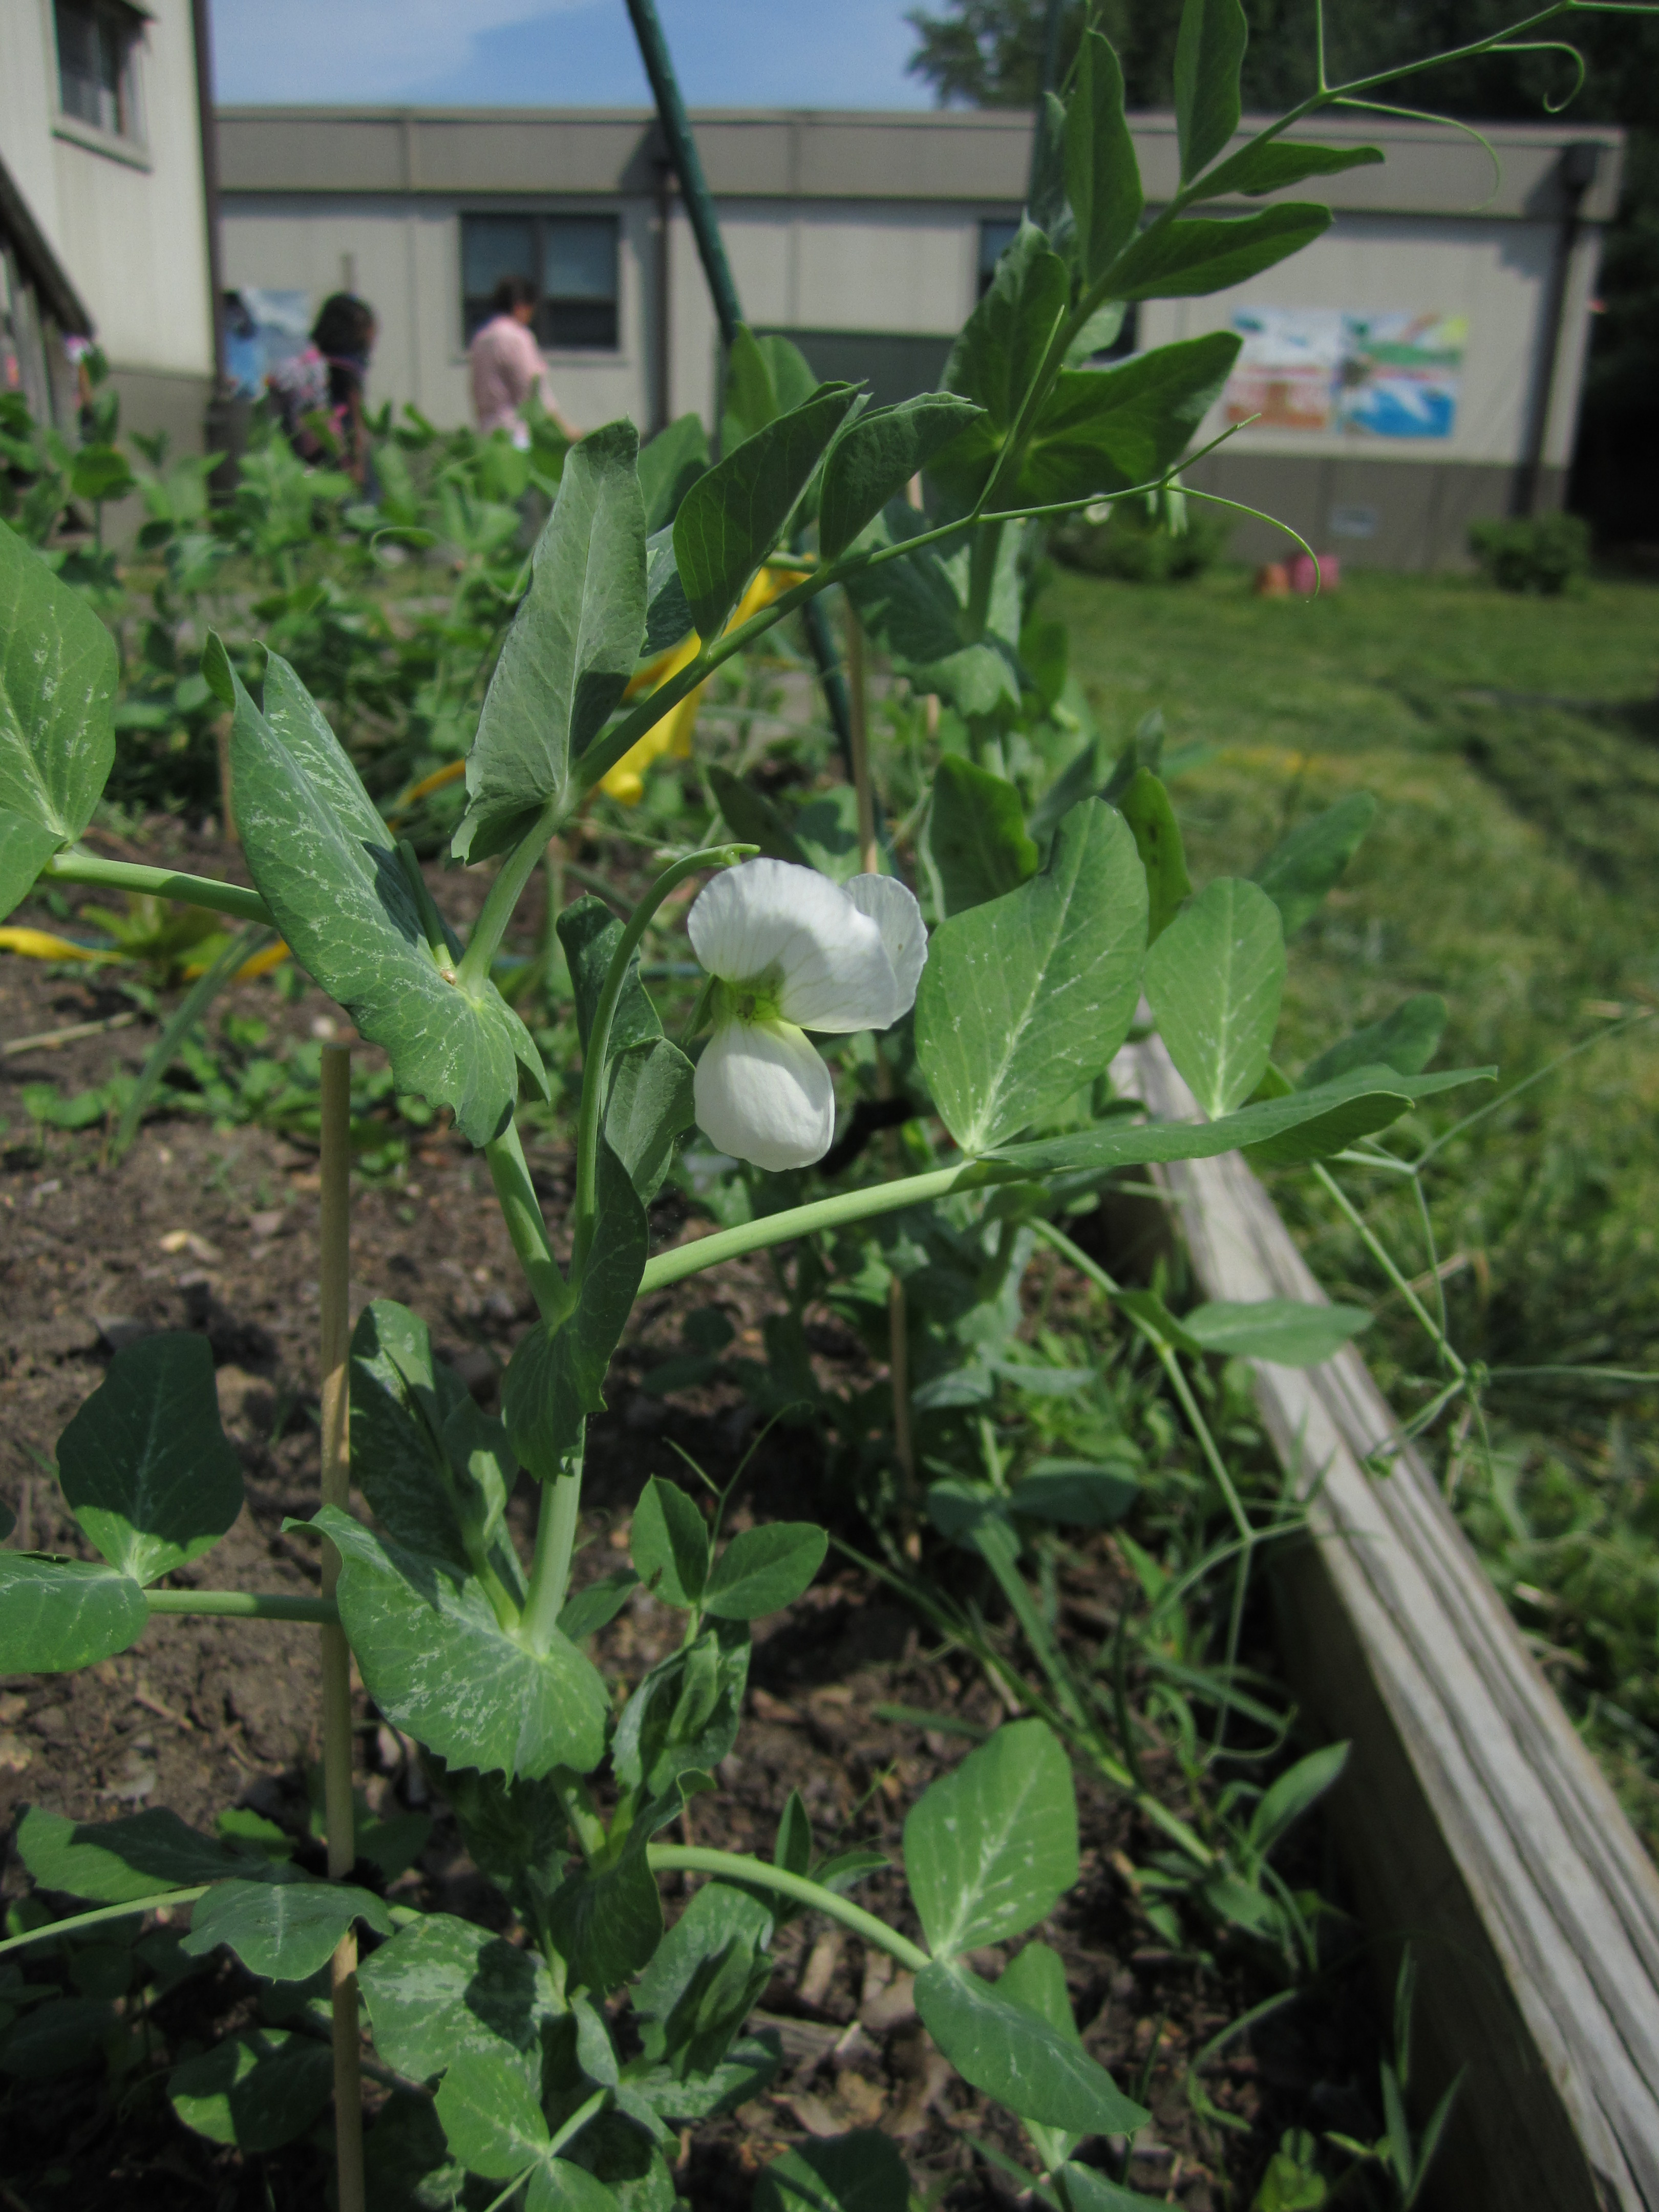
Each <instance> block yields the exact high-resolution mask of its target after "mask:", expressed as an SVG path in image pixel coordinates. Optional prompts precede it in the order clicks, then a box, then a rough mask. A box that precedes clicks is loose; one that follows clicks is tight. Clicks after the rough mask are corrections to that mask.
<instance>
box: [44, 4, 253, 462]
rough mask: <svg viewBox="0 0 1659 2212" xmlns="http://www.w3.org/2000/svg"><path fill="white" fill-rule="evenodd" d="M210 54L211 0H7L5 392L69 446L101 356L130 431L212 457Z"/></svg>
mask: <svg viewBox="0 0 1659 2212" xmlns="http://www.w3.org/2000/svg"><path fill="white" fill-rule="evenodd" d="M205 38H206V0H195V4H194V5H192V0H146V4H145V5H144V6H143V7H142V8H141V7H132V6H128V5H126V4H125V0H0V389H8V390H12V391H21V392H23V393H24V394H25V396H26V397H27V399H28V401H29V403H30V405H31V408H32V409H33V411H34V412H35V413H36V414H38V415H40V416H45V417H46V419H47V420H50V421H55V422H57V423H58V427H59V428H63V429H65V430H70V429H72V427H73V422H74V411H75V405H76V376H75V374H74V372H73V368H72V362H71V360H70V356H72V354H73V352H74V351H75V345H74V342H75V341H76V340H86V339H95V340H96V342H97V343H98V344H99V346H100V348H101V349H102V350H103V352H104V355H105V356H106V359H107V361H108V362H109V364H110V368H111V371H112V376H113V380H114V382H115V386H116V389H117V390H118V392H119V393H120V396H121V401H122V416H123V421H124V423H125V427H126V428H129V429H137V430H146V431H155V430H166V431H167V432H168V433H169V434H170V435H171V436H172V437H173V441H174V442H175V444H176V445H178V446H179V447H180V448H181V449H182V450H185V451H194V452H197V453H199V452H200V451H201V450H202V439H203V429H204V422H205V419H206V415H207V410H208V407H209V404H210V401H211V400H212V398H213V397H214V392H215V337H214V307H213V295H214V286H213V278H212V273H211V270H212V247H211V240H210V231H209V223H208V209H209V204H210V201H209V191H208V186H207V184H206V181H205V176H204V120H205V119H206V116H207V110H206V106H205V103H204V100H203V97H202V92H201V85H202V82H203V80H204V77H205V75H206V69H205V64H204V55H203V51H202V49H203V46H204V42H205ZM208 137H209V139H210V137H211V132H210V129H209V132H208ZM66 340H68V341H70V346H69V349H68V352H67V353H66V349H65V341H66Z"/></svg>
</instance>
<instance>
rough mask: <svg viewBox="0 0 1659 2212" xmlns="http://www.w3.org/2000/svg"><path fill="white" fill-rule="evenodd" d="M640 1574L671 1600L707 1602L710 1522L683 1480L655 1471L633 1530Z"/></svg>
mask: <svg viewBox="0 0 1659 2212" xmlns="http://www.w3.org/2000/svg"><path fill="white" fill-rule="evenodd" d="M629 1553H630V1554H631V1555H632V1558H633V1561H634V1565H635V1568H636V1569H637V1571H638V1573H639V1577H640V1580H641V1582H642V1583H645V1584H646V1586H647V1588H648V1589H654V1591H655V1592H656V1594H657V1595H658V1596H659V1598H661V1599H662V1600H663V1601H664V1603H665V1604H666V1605H678V1606H687V1607H690V1606H694V1605H696V1604H698V1603H700V1602H701V1601H702V1592H703V1585H704V1583H706V1582H707V1581H708V1525H707V1523H706V1522H704V1520H703V1517H702V1514H701V1513H699V1512H698V1510H697V1508H696V1504H695V1502H694V1501H693V1500H692V1499H691V1498H689V1497H687V1495H686V1493H685V1492H684V1491H683V1490H682V1489H681V1488H680V1486H679V1485H678V1483H677V1482H665V1481H664V1480H663V1479H662V1477H661V1476H660V1475H659V1474H653V1476H652V1478H651V1480H649V1481H648V1482H647V1484H646V1486H645V1488H644V1489H643V1490H642V1491H641V1492H640V1502H639V1504H637V1505H636V1506H635V1509H634V1524H633V1527H632V1528H631V1529H630V1531H629Z"/></svg>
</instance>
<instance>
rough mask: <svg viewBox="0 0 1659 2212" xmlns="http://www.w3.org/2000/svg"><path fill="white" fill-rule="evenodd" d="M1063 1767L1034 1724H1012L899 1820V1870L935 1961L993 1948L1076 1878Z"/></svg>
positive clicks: (1073, 1814) (1070, 1801) (1047, 1736)
mask: <svg viewBox="0 0 1659 2212" xmlns="http://www.w3.org/2000/svg"><path fill="white" fill-rule="evenodd" d="M1077 1864H1078V1860H1077V1798H1076V1794H1075V1792H1074V1791H1073V1787H1072V1768H1071V1762H1070V1761H1069V1760H1068V1759H1067V1758H1066V1753H1065V1752H1064V1751H1063V1750H1062V1749H1061V1748H1060V1741H1059V1739H1058V1738H1057V1737H1056V1736H1055V1735H1054V1733H1053V1731H1052V1730H1051V1729H1049V1728H1048V1726H1047V1725H1046V1724H1045V1723H1043V1722H1042V1721H1012V1722H1010V1723H1007V1724H1006V1726H1005V1727H1002V1728H1000V1729H998V1730H997V1731H996V1733H995V1735H993V1736H991V1737H990V1738H989V1739H988V1740H987V1741H986V1742H984V1743H982V1744H981V1745H980V1746H979V1747H978V1749H977V1750H975V1751H971V1752H969V1754H968V1756H967V1758H966V1759H963V1762H962V1764H961V1765H960V1766H957V1767H954V1768H952V1769H951V1771H950V1772H949V1773H948V1774H943V1775H941V1776H940V1777H939V1779H938V1780H937V1781H936V1782H934V1783H933V1784H930V1786H929V1787H928V1789H927V1791H926V1793H925V1794H924V1795H923V1796H921V1798H919V1799H918V1801H917V1802H916V1803H915V1805H913V1806H912V1807H911V1808H910V1811H909V1814H908V1817H907V1818H906V1820H905V1823H904V1870H905V1878H906V1880H907V1881H908V1883H909V1885H910V1894H911V1896H912V1898H913V1899H915V1906H916V1911H918V1912H919V1913H920V1914H921V1924H922V1928H923V1929H924V1930H925V1931H926V1934H927V1948H928V1949H929V1950H930V1951H931V1952H932V1953H933V1955H934V1957H935V1958H936V1959H952V1958H956V1957H957V1956H958V1955H959V1954H961V1953H962V1952H963V1951H973V1950H977V1949H979V1948H981V1946H983V1945H985V1944H987V1943H1000V1942H1005V1941H1006V1939H1007V1938H1008V1937H1009V1936H1019V1935H1023V1934H1024V1931H1025V1929H1028V1928H1030V1927H1031V1926H1032V1925H1033V1924H1034V1923H1036V1922H1037V1921H1039V1920H1042V1919H1043V1918H1044V1917H1046V1916H1047V1915H1048V1913H1049V1912H1050V1911H1053V1909H1054V1904H1055V1902H1056V1900H1057V1899H1059V1898H1060V1896H1061V1895H1062V1894H1063V1893H1064V1892H1065V1891H1066V1890H1068V1889H1069V1888H1070V1887H1072V1885H1073V1882H1074V1881H1076V1880H1077Z"/></svg>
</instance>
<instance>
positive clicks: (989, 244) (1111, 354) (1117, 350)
mask: <svg viewBox="0 0 1659 2212" xmlns="http://www.w3.org/2000/svg"><path fill="white" fill-rule="evenodd" d="M1018 236H1019V225H1018V223H1017V222H982V223H981V225H980V227H979V292H978V297H979V298H980V299H981V300H982V299H983V298H984V297H985V295H986V294H987V292H988V291H989V290H990V289H991V279H992V277H993V276H995V275H996V273H997V264H998V262H999V261H1000V260H1001V258H1002V257H1003V255H1004V254H1005V253H1006V252H1007V251H1008V248H1009V247H1010V246H1012V244H1013V242H1014V240H1016V239H1017V238H1018ZM1139 329H1140V303H1139V301H1137V300H1131V301H1129V303H1128V305H1127V307H1125V308H1124V310H1123V320H1122V321H1121V323H1120V324H1119V325H1118V331H1117V336H1116V337H1115V338H1114V339H1113V340H1112V343H1110V345H1109V346H1103V347H1102V348H1101V349H1100V351H1099V352H1098V353H1091V355H1090V356H1089V359H1090V361H1091V363H1092V364H1093V365H1094V366H1095V367H1097V368H1098V367H1099V365H1100V364H1101V362H1109V361H1127V359H1128V357H1129V356H1130V355H1131V354H1132V353H1133V352H1134V350H1135V348H1136V345H1137V343H1138V341H1139Z"/></svg>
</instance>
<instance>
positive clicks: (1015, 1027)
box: [916, 799, 1146, 1152]
mask: <svg viewBox="0 0 1659 2212" xmlns="http://www.w3.org/2000/svg"><path fill="white" fill-rule="evenodd" d="M1145 946H1146V872H1145V871H1144V870H1143V868H1142V867H1141V865H1140V860H1139V856H1138V854H1136V851H1135V846H1134V839H1133V836H1131V835H1130V832H1129V830H1128V829H1127V826H1126V824H1125V823H1124V821H1123V818H1122V817H1121V815H1119V814H1117V813H1115V812H1114V811H1113V810H1112V809H1111V808H1110V807H1109V806H1107V805H1104V804H1103V802H1102V801H1101V800H1099V799H1085V800H1084V801H1083V803H1082V804H1081V805H1078V806H1074V807H1073V809H1072V810H1071V811H1070V812H1069V813H1068V814H1067V815H1066V817H1064V819H1063V820H1062V821H1061V822H1060V826H1059V828H1058V829H1056V831H1055V833H1054V847H1053V849H1052V851H1051V853H1050V854H1049V858H1048V866H1047V867H1046V868H1045V869H1044V870H1043V871H1042V874H1041V875H1037V876H1034V877H1032V878H1031V879H1030V882H1029V883H1026V884H1022V885H1021V886H1020V888H1019V889H1018V890H1016V891H1010V892H1009V893H1008V894H1007V895H1006V896H1004V897H1002V898H999V899H993V900H991V901H990V902H988V903H987V904H986V905H984V906H977V907H975V908H971V909H970V910H969V912H968V913H966V914H959V915H953V916H952V917H951V920H950V921H946V922H945V924H944V925H943V926H942V927H940V928H939V929H937V930H936V931H935V932H934V933H933V939H932V942H931V944H930V946H929V949H928V959H927V967H926V968H925V969H923V970H922V976H921V989H920V990H919V991H918V993H917V995H916V1057H917V1060H918V1061H919V1063H920V1065H921V1072H922V1074H923V1076H924V1077H925V1079H926V1080H927V1087H928V1089H929V1090H930V1091H931V1092H932V1093H933V1101H934V1103H935V1104H936V1105H937V1107H938V1108H939V1113H940V1115H941V1116H942V1117H943V1119H944V1121H945V1127H947V1128H948V1129H949V1130H950V1132H951V1135H952V1136H953V1137H954V1138H955V1139H956V1140H957V1143H958V1144H959V1145H960V1146H962V1148H963V1151H964V1152H987V1151H989V1150H990V1148H991V1147H992V1146H994V1145H998V1144H1000V1143H1002V1142H1004V1141H1005V1140H1006V1139H1008V1138H1010V1137H1012V1136H1013V1135H1014V1134H1015V1133H1017V1132H1018V1130H1020V1129H1022V1128H1024V1127H1028V1126H1029V1125H1030V1123H1031V1122H1033V1121H1037V1120H1039V1119H1041V1117H1042V1115H1045V1114H1048V1113H1051V1112H1052V1111H1053V1110H1054V1109H1055V1108H1056V1107H1057V1106H1059V1105H1060V1103H1062V1102H1063V1101H1064V1100H1065V1099H1066V1098H1067V1097H1070V1095H1071V1094H1072V1092H1073V1091H1075V1090H1076V1089H1077V1088H1078V1087H1079V1085H1080V1084H1082V1083H1084V1082H1086V1081H1087V1080H1089V1079H1090V1078H1091V1077H1093V1076H1095V1075H1097V1074H1099V1073H1102V1072H1103V1070H1104V1069H1105V1068H1106V1066H1108V1065H1109V1062H1110V1060H1111V1058H1112V1055H1113V1054H1114V1053H1115V1051H1116V1050H1117V1048H1118V1047H1119V1045H1121V1043H1122V1042H1123V1040H1124V1038H1125V1036H1127V1034H1128V1028H1129V1023H1130V1021H1131V1019H1132V1018H1133V1013H1134V1009H1135V1002H1136V997H1137V994H1138V991H1139V981H1140V969H1141V963H1142V958H1143V955H1144V950H1145Z"/></svg>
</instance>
